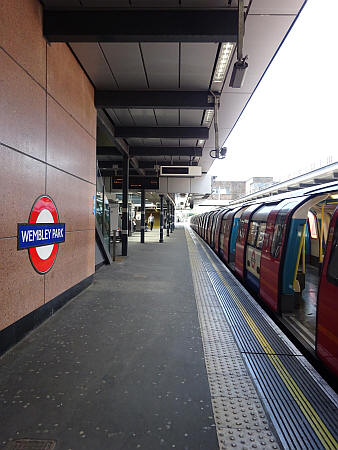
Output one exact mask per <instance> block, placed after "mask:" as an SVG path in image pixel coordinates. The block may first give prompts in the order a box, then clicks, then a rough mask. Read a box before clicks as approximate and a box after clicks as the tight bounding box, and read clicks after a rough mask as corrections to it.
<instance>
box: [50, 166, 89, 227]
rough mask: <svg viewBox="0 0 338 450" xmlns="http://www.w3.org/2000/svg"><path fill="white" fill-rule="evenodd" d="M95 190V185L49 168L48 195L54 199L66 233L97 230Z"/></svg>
mask: <svg viewBox="0 0 338 450" xmlns="http://www.w3.org/2000/svg"><path fill="white" fill-rule="evenodd" d="M95 190H96V189H95V186H94V185H93V184H90V183H87V182H86V181H82V180H80V179H78V178H75V177H73V176H72V175H68V174H66V173H64V172H61V171H60V170H58V169H55V168H54V167H50V166H48V167H47V194H48V195H50V196H51V197H52V198H53V200H54V202H55V204H56V206H57V208H58V212H59V217H60V221H61V222H64V223H65V224H66V231H74V230H88V229H92V230H94V229H95V215H94V214H93V195H95Z"/></svg>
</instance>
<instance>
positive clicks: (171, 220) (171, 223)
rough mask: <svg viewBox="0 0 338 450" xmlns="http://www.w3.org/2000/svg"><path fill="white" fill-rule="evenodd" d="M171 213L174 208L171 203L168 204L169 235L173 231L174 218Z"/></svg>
mask: <svg viewBox="0 0 338 450" xmlns="http://www.w3.org/2000/svg"><path fill="white" fill-rule="evenodd" d="M173 211H174V206H173V204H172V203H171V204H170V233H172V232H173V231H174V230H173V217H174V215H173Z"/></svg>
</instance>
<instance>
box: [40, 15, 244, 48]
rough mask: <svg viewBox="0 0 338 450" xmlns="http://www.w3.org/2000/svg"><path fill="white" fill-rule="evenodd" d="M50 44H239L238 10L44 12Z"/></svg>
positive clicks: (44, 24)
mask: <svg viewBox="0 0 338 450" xmlns="http://www.w3.org/2000/svg"><path fill="white" fill-rule="evenodd" d="M43 33H44V36H45V37H46V38H47V39H48V41H49V42H236V41H237V33H238V10H237V8H234V9H232V8H226V9H213V10H205V9H204V10H197V9H196V10H187V9H170V10H165V9H163V10H158V9H154V10H151V9H147V10H140V9H136V10H133V9H130V10H117V9H115V10H95V9H94V10H90V11H86V10H84V11H81V10H77V11H69V10H64V11H60V10H57V11H56V10H44V12H43Z"/></svg>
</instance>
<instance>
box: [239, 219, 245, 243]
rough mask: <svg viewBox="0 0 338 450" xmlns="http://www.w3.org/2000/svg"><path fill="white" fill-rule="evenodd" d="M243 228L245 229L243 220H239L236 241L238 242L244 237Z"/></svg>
mask: <svg viewBox="0 0 338 450" xmlns="http://www.w3.org/2000/svg"><path fill="white" fill-rule="evenodd" d="M244 227H245V220H242V219H241V220H240V221H239V230H238V240H239V241H242V240H243V239H244V237H245V231H244Z"/></svg>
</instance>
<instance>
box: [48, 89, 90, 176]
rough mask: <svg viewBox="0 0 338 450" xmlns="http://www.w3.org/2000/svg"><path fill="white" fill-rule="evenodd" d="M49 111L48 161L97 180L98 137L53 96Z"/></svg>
mask: <svg viewBox="0 0 338 450" xmlns="http://www.w3.org/2000/svg"><path fill="white" fill-rule="evenodd" d="M47 111H48V112H47V117H48V118H47V122H48V126H47V162H48V163H49V164H51V165H53V166H56V167H58V168H60V169H63V170H65V171H66V172H69V173H72V174H74V175H77V176H78V177H81V178H83V179H85V180H87V181H91V182H92V183H95V181H96V166H95V165H96V142H95V139H94V138H92V137H91V136H90V135H89V134H88V133H86V131H85V130H84V129H83V128H82V127H81V126H80V125H79V124H78V123H77V122H76V121H75V120H74V119H73V118H72V117H71V116H70V115H69V114H68V113H67V112H66V111H65V110H64V109H62V108H61V106H60V105H59V104H58V103H56V102H55V100H53V99H52V98H51V97H49V96H48V103H47Z"/></svg>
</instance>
